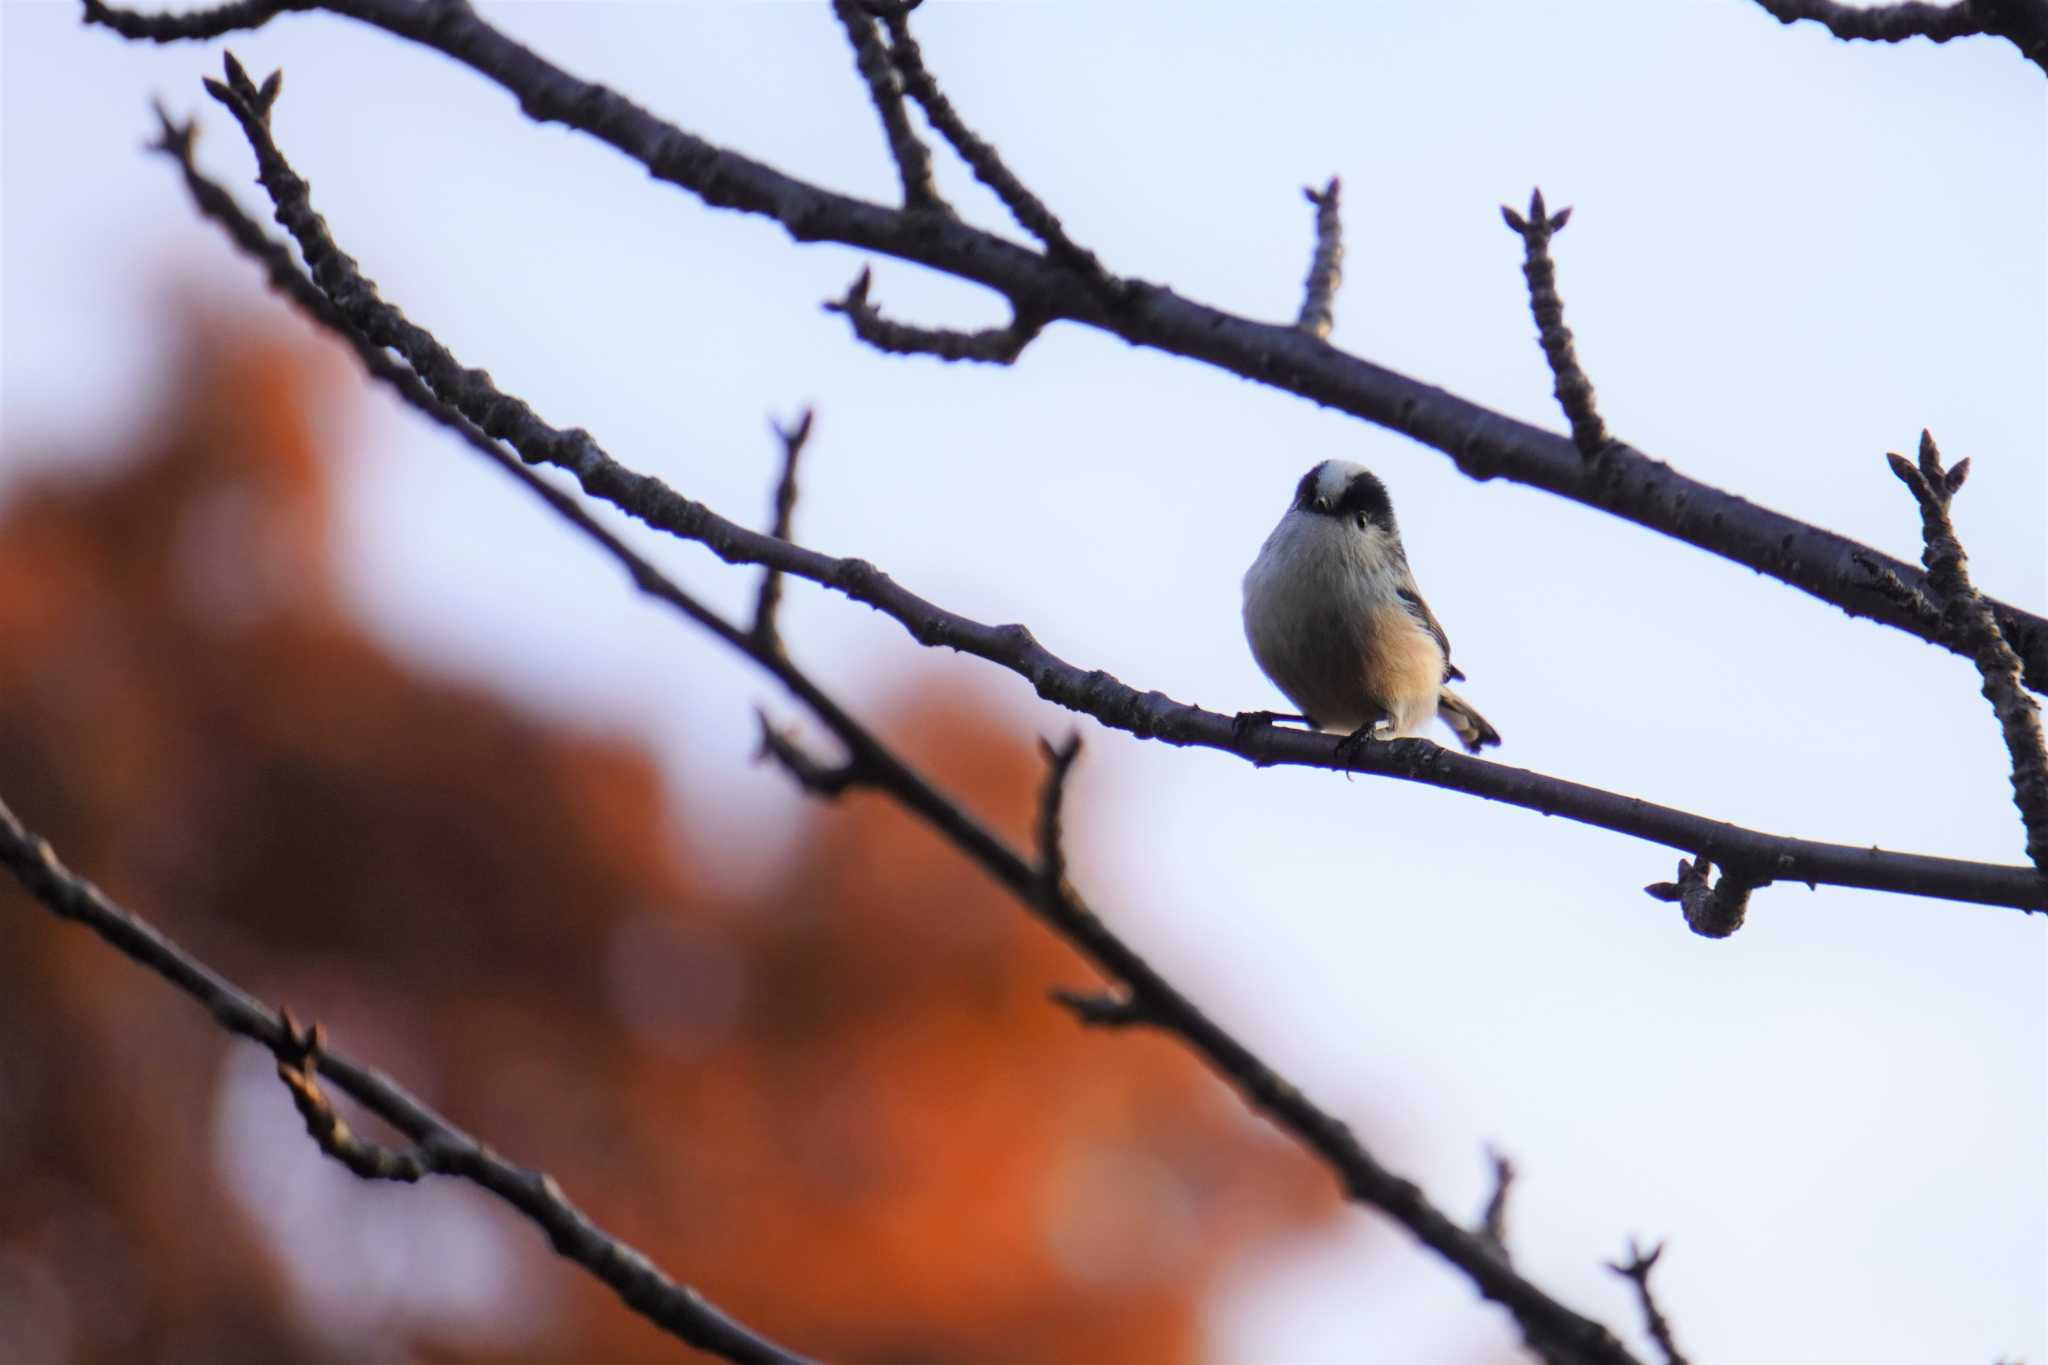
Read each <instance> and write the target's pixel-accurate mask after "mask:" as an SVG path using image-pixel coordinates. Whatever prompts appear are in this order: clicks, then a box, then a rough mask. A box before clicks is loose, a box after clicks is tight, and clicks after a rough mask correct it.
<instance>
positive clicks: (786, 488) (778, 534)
mask: <svg viewBox="0 0 2048 1365" xmlns="http://www.w3.org/2000/svg"><path fill="white" fill-rule="evenodd" d="M812 416H813V414H812V412H811V410H810V409H809V408H805V409H804V411H803V415H802V416H801V417H799V418H797V421H796V425H795V426H793V427H784V426H778V427H776V428H775V435H776V437H777V438H778V439H779V440H781V442H782V477H781V478H780V479H777V480H776V482H775V505H774V508H773V509H772V514H771V520H770V522H769V526H768V534H769V535H771V536H773V537H774V538H775V539H777V540H788V539H789V538H790V518H791V517H793V516H795V515H796V462H797V458H798V457H799V456H801V455H802V454H803V453H804V442H806V441H808V440H810V439H811V419H812ZM781 605H782V570H780V569H778V568H776V567H775V566H774V565H772V564H771V565H769V566H768V568H767V569H766V570H764V571H763V572H762V574H761V592H760V596H758V597H757V598H755V599H754V638H755V639H757V640H759V641H761V642H762V643H763V644H766V645H769V646H771V647H774V648H780V647H781V636H780V635H778V634H777V632H776V628H775V612H776V609H777V608H778V607H780V606H781Z"/></svg>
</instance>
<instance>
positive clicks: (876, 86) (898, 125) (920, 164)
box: [832, 0, 952, 213]
mask: <svg viewBox="0 0 2048 1365" xmlns="http://www.w3.org/2000/svg"><path fill="white" fill-rule="evenodd" d="M832 13H833V14H834V16H836V17H837V18H838V20H839V24H840V27H842V28H844V29H845V30H846V40H847V42H849V43H851V44H853V56H854V65H855V66H856V67H857V68H858V69H859V71H860V78H861V79H862V80H863V81H865V82H867V87H868V98H870V99H872V100H873V101H874V103H875V113H876V115H877V116H879V117H880V118H881V120H882V135H883V136H884V137H886V138H887V139H888V140H889V155H890V156H892V157H894V158H895V159H896V171H897V174H898V175H899V176H901V177H902V180H903V206H904V207H905V208H909V209H922V210H925V211H927V212H938V213H950V212H951V211H952V210H951V209H949V208H948V207H947V205H946V201H945V200H944V199H942V198H940V197H939V188H938V186H937V185H934V184H933V183H932V154H931V149H930V148H928V147H926V146H925V145H924V142H923V141H922V140H921V139H920V138H919V137H918V135H917V130H916V129H914V128H912V127H911V126H910V111H909V110H907V109H905V108H904V107H903V77H902V76H900V75H899V74H897V71H896V67H895V64H894V63H893V62H891V61H890V60H889V52H888V49H887V48H885V47H884V46H883V45H882V38H881V35H880V34H878V33H877V32H875V16H874V15H872V14H870V13H869V12H868V11H867V10H865V9H863V8H862V7H861V6H860V4H859V3H858V0H832Z"/></svg>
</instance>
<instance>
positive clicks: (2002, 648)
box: [1887, 431, 2048, 875]
mask: <svg viewBox="0 0 2048 1365" xmlns="http://www.w3.org/2000/svg"><path fill="white" fill-rule="evenodd" d="M1887 458H1888V459H1889V460H1890V461H1891V466H1892V473H1894V474H1896V475H1898V476H1899V481H1900V482H1901V483H1903V484H1905V485H1906V487H1907V488H1908V489H1910V490H1911V491H1912V494H1913V498H1914V500H1915V501H1916V502H1918V503H1919V504H1920V535H1921V539H1922V540H1923V541H1924V542H1925V545H1926V548H1925V549H1924V550H1923V551H1922V554H1921V558H1922V559H1923V560H1924V561H1925V563H1926V565H1927V580H1928V582H1929V584H1931V585H1932V586H1933V588H1934V591H1935V593H1936V595H1937V596H1938V597H1939V598H1940V599H1941V601H1942V604H1943V605H1942V620H1943V622H1944V623H1945V626H1946V628H1947V630H1948V631H1949V633H1950V635H1951V636H1952V637H1953V638H1954V639H1955V640H1957V641H1958V642H1959V643H1960V644H1961V645H1962V646H1963V647H1964V648H1965V649H1967V650H1968V651H1969V654H1970V657H1971V659H1973V660H1974V661H1975V662H1976V665H1977V673H1978V676H1979V677H1981V678H1982V679H1983V680H1984V686H1983V692H1984V699H1985V700H1986V701H1988V702H1990V703H1991V710H1992V712H1993V713H1994V714H1995V715H1997V717H1998V728H1999V729H2000V730H2001V731H2002V732H2003V733H2004V735H2005V747H2006V752H2007V753H2009V754H2011V755H2012V801H2013V804H2014V805H2015V806H2018V807H2019V811H2020V820H2021V821H2022V823H2024V825H2025V826H2026V831H2027V856H2028V857H2029V858H2031V859H2033V862H2034V866H2035V867H2037V868H2039V869H2040V870H2041V872H2042V873H2043V874H2044V875H2048V749H2044V747H2043V745H2042V740H2041V708H2040V707H2039V706H2038V705H2037V704H2036V703H2035V701H2034V699H2033V698H2032V697H2030V696H2028V695H2027V694H2026V692H2025V691H2023V690H2022V689H2021V686H2020V661H2019V656H2018V655H2016V654H2014V653H2013V651H2012V646H2011V645H2009V644H2007V643H2006V639H2005V637H2004V636H2003V635H2001V634H1999V631H1998V622H1997V621H1996V619H1994V618H1993V616H1992V614H1991V608H1990V607H1989V606H1988V605H1987V604H1986V603H1985V601H1984V598H1983V597H1982V596H1981V595H1980V594H1979V593H1978V592H1977V589H1976V587H1975V586H1974V585H1972V584H1971V582H1970V558H1969V556H1968V555H1966V554H1964V553H1963V542H1962V541H1961V540H1960V539H1958V538H1957V536H1956V528H1955V523H1954V522H1953V521H1951V520H1950V519H1949V514H1948V506H1949V503H1950V502H1952V501H1953V500H1954V499H1955V496H1956V493H1957V492H1958V491H1959V490H1960V489H1961V488H1962V486H1963V480H1964V479H1966V478H1968V477H1969V473H1970V462H1969V461H1968V460H1963V461H1961V462H1960V463H1958V464H1957V465H1956V466H1955V467H1954V468H1953V469H1943V468H1942V465H1941V452H1940V451H1939V450H1937V449H1936V448H1935V445H1934V437H1933V436H1932V435H1930V434H1929V433H1927V432H1925V431H1923V432H1921V433H1920V464H1919V467H1918V468H1915V467H1914V465H1913V462H1912V461H1910V460H1908V459H1906V458H1905V457H1904V456H1903V455H1891V456H1888V457H1887Z"/></svg>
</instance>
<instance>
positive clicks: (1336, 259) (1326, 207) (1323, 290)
mask: <svg viewBox="0 0 2048 1365" xmlns="http://www.w3.org/2000/svg"><path fill="white" fill-rule="evenodd" d="M1340 188H1342V186H1341V185H1340V183H1339V181H1338V179H1337V177H1336V176H1334V175H1333V176H1331V177H1330V183H1329V184H1327V185H1325V186H1324V187H1323V188H1322V189H1320V190H1317V189H1314V188H1309V189H1304V190H1303V191H1302V194H1304V195H1306V196H1307V197H1308V202H1309V203H1311V204H1314V205H1315V206H1316V249H1315V251H1314V253H1313V254H1312V255H1310V257H1309V260H1308V279H1307V281H1306V282H1304V283H1303V285H1302V295H1301V314H1300V316H1299V317H1297V318H1295V320H1294V326H1295V330H1296V331H1299V332H1301V333H1303V334H1305V335H1307V336H1312V337H1315V338H1316V339H1317V340H1322V339H1324V338H1327V337H1328V336H1329V335H1330V329H1331V328H1332V327H1334V326H1336V325H1337V290H1338V288H1339V287H1341V286H1342V285H1343V283H1344V222H1343V219H1342V218H1340V217H1339V216H1338V212H1337V192H1338V190H1339V189H1340Z"/></svg>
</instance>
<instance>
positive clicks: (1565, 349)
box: [1500, 189, 1611, 460]
mask: <svg viewBox="0 0 2048 1365" xmlns="http://www.w3.org/2000/svg"><path fill="white" fill-rule="evenodd" d="M1500 216H1501V217H1502V218H1503V219H1505V220H1506V221H1507V225H1508V226H1509V227H1511V228H1513V229H1514V230H1515V232H1516V233H1517V234H1519V235H1520V237H1521V239H1522V255H1523V259H1522V277H1523V278H1524V279H1526V280H1527V281H1528V282H1529V311H1530V312H1531V313H1533V314H1534V315H1535V317H1536V335H1537V338H1538V339H1539V340H1541V341H1542V343H1543V358H1544V359H1545V360H1548V361H1549V362H1550V373H1551V375H1552V376H1553V377H1554V378H1555V380H1556V386H1555V388H1554V389H1553V390H1552V392H1554V393H1555V394H1556V395H1557V402H1558V406H1559V407H1562V408H1563V409H1564V415H1565V417H1566V418H1567V419H1568V420H1569V421H1570V422H1571V424H1572V444H1573V445H1576V446H1577V447H1578V448H1579V454H1580V455H1582V456H1583V457H1585V458H1586V459H1588V460H1591V459H1593V458H1594V457H1596V456H1598V455H1599V454H1600V453H1601V452H1602V451H1604V450H1606V449H1607V446H1608V443H1609V441H1610V439H1611V438H1610V437H1609V436H1608V435H1607V425H1606V423H1604V422H1602V421H1601V420H1600V413H1599V411H1598V409H1596V408H1595V407H1594V406H1593V381H1592V380H1590V379H1588V378H1587V377H1586V371H1585V369H1584V368H1583V367H1582V366H1580V364H1579V355H1578V351H1577V350H1576V349H1574V348H1573V346H1572V329H1571V328H1569V327H1567V326H1565V325H1564V298H1563V296H1562V295H1560V294H1559V293H1558V292H1557V265H1556V263H1555V262H1553V261H1552V260H1551V259H1550V239H1551V238H1552V237H1555V236H1556V235H1557V234H1558V233H1560V232H1562V231H1564V225H1565V224H1566V223H1568V222H1570V221H1571V217H1572V211H1571V210H1570V209H1569V208H1562V209H1559V210H1558V211H1557V212H1556V213H1554V214H1547V213H1545V212H1544V208H1543V191H1542V190H1540V189H1539V190H1535V191H1532V192H1531V193H1530V195H1529V216H1528V217H1527V218H1524V217H1523V216H1522V215H1521V214H1519V213H1516V212H1515V211H1514V210H1513V209H1511V208H1509V207H1508V206H1507V205H1506V204H1502V205H1501V206H1500Z"/></svg>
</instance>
